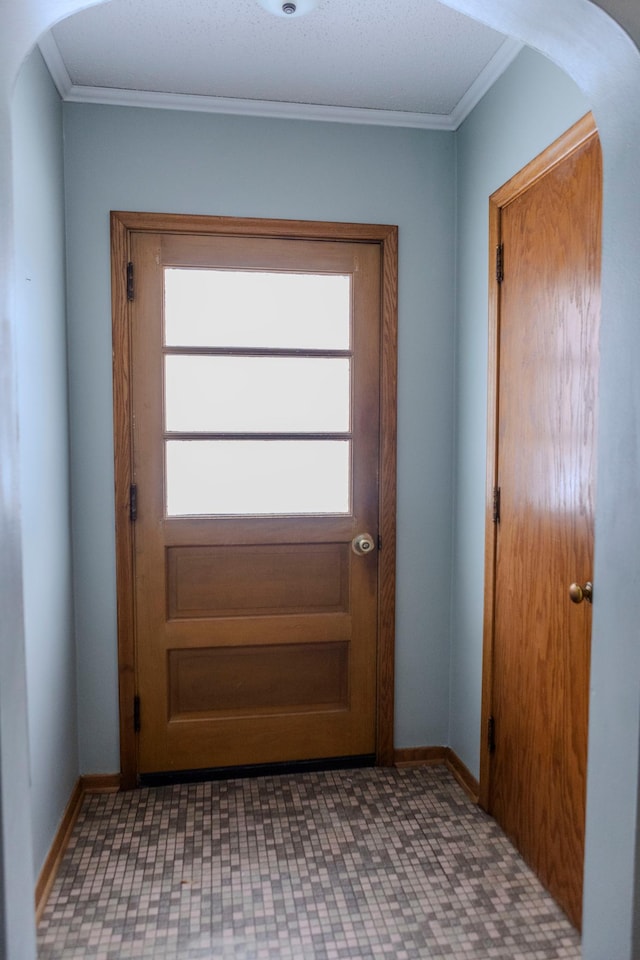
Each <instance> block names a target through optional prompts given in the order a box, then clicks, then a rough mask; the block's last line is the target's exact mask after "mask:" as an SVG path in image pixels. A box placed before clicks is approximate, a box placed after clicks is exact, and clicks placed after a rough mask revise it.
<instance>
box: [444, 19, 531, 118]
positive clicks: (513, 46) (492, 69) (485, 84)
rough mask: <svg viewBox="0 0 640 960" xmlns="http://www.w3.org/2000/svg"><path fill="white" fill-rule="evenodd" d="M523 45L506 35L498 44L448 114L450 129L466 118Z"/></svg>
mask: <svg viewBox="0 0 640 960" xmlns="http://www.w3.org/2000/svg"><path fill="white" fill-rule="evenodd" d="M523 47H524V43H522V42H521V41H520V40H515V39H514V38H513V37H507V39H506V40H505V41H504V43H502V44H500V46H499V47H498V49H497V51H496V52H495V53H494V55H493V56H492V58H491V60H489V63H488V64H487V65H486V67H485V68H484V70H482V71H481V72H480V73H479V74H478V76H477V77H476V79H475V80H474V82H473V83H472V84H471V86H470V87H469V89H468V90H467V92H466V93H465V95H464V96H463V97H462V99H461V100H459V101H458V103H457V104H456V105H455V107H454V108H453V110H452V111H451V113H450V114H449V120H450V121H451V129H452V130H457V129H458V127H459V126H460V124H461V123H463V122H464V121H465V120H466V119H467V117H468V116H469V114H470V113H471V111H472V110H473V108H474V107H475V106H477V104H478V103H480V101H481V100H482V98H483V97H484V95H485V93H487V92H488V91H489V90H490V89H491V87H492V86H493V85H494V83H495V82H496V80H497V79H498V78H499V77H501V76H502V74H503V73H504V72H505V70H506V69H507V67H508V66H510V65H511V64H512V63H513V61H514V60H515V58H516V57H517V56H518V54H519V53H520V51H521V50H522V48H523Z"/></svg>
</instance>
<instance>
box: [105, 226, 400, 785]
mask: <svg viewBox="0 0 640 960" xmlns="http://www.w3.org/2000/svg"><path fill="white" fill-rule="evenodd" d="M160 234H164V236H160ZM185 234H191V238H190V239H188V238H187V237H185V236H184V235H185ZM193 234H198V236H197V237H195V238H194V237H193ZM151 235H155V237H156V238H157V240H153V239H151ZM112 236H113V251H114V255H113V259H114V264H113V286H114V377H117V376H118V375H122V381H123V382H119V383H118V384H117V386H116V382H115V379H114V414H115V419H116V425H117V426H116V429H117V431H118V437H117V439H116V451H117V454H116V455H117V456H118V455H119V454H118V451H119V452H120V455H121V457H122V459H125V460H126V456H125V451H126V450H128V451H129V454H128V456H129V460H128V463H126V464H121V465H120V466H121V468H120V469H119V468H118V467H116V491H117V493H116V496H117V499H119V501H120V502H121V503H122V505H123V509H122V510H121V512H120V513H121V515H120V517H119V520H118V523H117V526H118V541H119V542H118V557H119V570H121V571H122V577H123V579H124V577H125V576H126V572H127V565H128V563H131V565H132V567H134V569H135V573H136V575H137V578H138V579H140V576H142V581H143V583H144V591H145V594H146V595H147V596H148V597H149V598H151V597H154V596H156V595H160V593H161V592H162V590H163V589H164V584H163V583H162V581H161V578H159V577H157V576H155V575H151V576H149V575H147V574H148V571H147V572H145V571H144V570H142V569H141V567H140V555H139V551H138V554H137V559H134V561H133V562H132V561H131V557H132V549H131V548H132V537H131V525H130V523H129V521H128V497H129V484H130V482H131V480H132V479H133V480H134V481H135V482H137V481H138V470H137V466H136V464H137V463H138V461H137V460H134V461H133V469H132V466H131V464H132V459H131V458H132V454H131V448H132V447H133V446H134V445H135V444H134V440H135V431H134V429H133V421H134V416H133V408H132V404H131V391H130V373H131V359H130V351H131V344H130V342H129V341H128V342H126V343H125V341H127V338H129V336H130V334H129V329H130V327H129V321H130V316H129V315H130V312H131V306H130V305H129V304H128V303H127V302H126V286H125V285H124V283H123V277H124V273H123V272H122V271H121V269H120V266H119V264H122V263H126V262H127V260H128V259H129V258H131V259H134V260H135V271H136V287H137V290H136V302H137V303H138V304H139V303H140V299H142V300H143V301H144V300H145V298H146V299H147V306H149V299H151V300H154V299H155V298H156V294H153V293H152V294H150V295H149V294H148V293H145V292H144V291H143V290H141V289H140V286H139V283H138V281H139V279H140V274H141V272H142V274H144V271H145V259H146V264H147V266H148V267H149V268H152V266H153V260H154V259H155V262H156V264H157V263H158V262H159V260H160V259H161V258H162V256H163V255H165V256H166V257H167V258H168V259H170V260H171V262H172V263H173V262H175V261H176V253H177V261H178V262H180V249H183V250H185V249H186V250H187V252H186V253H184V258H185V259H186V260H188V261H192V260H193V257H194V256H195V257H196V260H197V258H198V257H202V255H203V249H204V246H206V244H204V245H203V238H205V239H207V238H209V239H212V238H213V239H214V243H215V244H217V249H218V251H220V250H223V249H224V245H221V244H220V243H219V242H218V240H216V239H215V238H224V237H227V238H229V237H235V238H238V239H241V238H244V240H245V241H246V239H247V237H251V236H253V237H256V238H276V239H277V241H278V243H276V247H277V254H278V257H280V262H283V261H282V257H283V256H284V258H285V259H284V262H285V263H291V261H289V260H287V259H286V257H287V255H288V254H287V249H288V248H287V243H286V242H284V243H280V242H279V241H289V240H294V241H295V240H299V239H300V238H305V240H307V241H318V240H321V241H325V240H328V239H333V240H336V239H338V240H340V241H343V243H342V245H339V247H338V250H337V256H336V250H332V247H331V245H330V244H326V243H324V242H321V243H320V244H317V242H316V243H310V242H308V245H307V249H309V250H310V249H311V248H314V249H315V251H316V252H315V253H314V256H315V255H316V254H317V253H319V252H321V251H322V255H323V257H324V258H325V261H326V258H327V257H330V258H333V259H332V266H333V268H336V269H337V268H340V269H342V267H340V264H341V263H342V262H343V259H344V258H343V253H344V250H345V244H344V241H350V242H351V243H355V244H362V247H360V248H357V247H356V248H354V253H353V254H348V256H352V257H353V261H354V263H355V264H356V269H355V271H354V274H353V276H354V282H355V283H356V284H358V283H359V282H360V281H359V278H360V275H361V273H362V267H363V266H364V262H365V260H366V258H369V259H370V258H371V254H373V253H374V251H375V254H374V255H375V258H376V260H377V262H378V264H379V269H380V280H379V282H378V286H377V289H375V291H374V290H373V289H372V290H371V291H370V292H366V293H365V294H364V296H360V300H361V302H362V304H363V307H362V309H363V310H364V312H365V313H368V314H371V313H372V312H377V313H378V315H379V316H380V317H381V324H380V334H379V336H378V337H377V338H375V337H374V338H371V336H370V335H368V334H365V335H364V336H363V338H362V341H361V344H360V353H361V354H362V355H363V356H367V355H369V356H370V357H371V358H372V359H373V360H374V366H373V367H371V364H370V365H369V366H370V367H371V369H372V370H373V371H377V372H375V373H370V374H368V375H367V376H368V377H370V379H369V380H368V381H366V382H365V380H364V378H363V377H362V376H361V377H360V381H361V382H362V383H365V386H367V384H368V387H367V388H368V389H369V392H371V391H372V390H373V389H375V391H376V395H377V399H376V401H375V403H374V404H371V403H369V404H368V409H367V413H366V414H365V412H364V410H362V411H361V413H360V414H359V416H360V418H361V421H360V424H358V422H356V423H355V428H356V430H357V429H360V428H361V426H362V425H365V426H366V425H367V424H368V421H369V420H370V411H371V409H372V408H373V407H375V408H378V409H379V410H380V428H379V431H378V434H377V436H376V438H375V445H371V446H370V447H369V448H368V452H367V451H366V450H365V455H364V458H363V460H362V464H363V466H362V467H361V468H360V470H359V472H358V470H356V471H355V475H354V487H355V491H356V493H357V495H358V496H360V499H361V500H362V502H363V503H367V507H366V511H367V512H368V511H370V510H373V511H374V512H373V513H372V514H371V516H372V521H371V522H370V523H367V524H366V526H367V527H368V528H370V530H372V531H373V532H374V533H375V530H376V527H377V529H378V532H379V533H380V534H381V535H382V539H383V551H382V552H381V553H380V554H379V555H378V561H379V562H378V564H377V570H376V576H377V579H378V581H379V583H380V587H381V589H380V591H379V595H380V603H379V605H378V607H377V610H376V614H375V617H376V619H377V631H376V629H373V631H372V629H371V626H368V627H366V628H365V630H366V632H367V633H368V634H371V633H373V634H374V635H375V634H376V633H377V650H376V655H375V656H374V657H373V658H372V657H369V658H368V662H367V663H366V664H365V663H362V664H361V666H360V668H359V669H358V673H359V674H361V675H362V676H358V677H357V678H354V679H353V681H352V683H351V685H350V695H351V696H358V695H359V694H358V690H359V689H360V688H361V687H362V684H363V682H364V678H365V677H366V675H367V672H368V671H369V670H371V669H373V671H374V676H375V677H376V680H375V691H376V692H375V698H374V699H375V704H376V708H375V709H376V713H375V715H376V731H375V749H376V753H377V759H378V762H383V763H389V762H391V759H392V744H393V661H394V657H393V638H394V620H395V617H394V609H393V606H394V597H395V580H394V577H395V496H396V492H395V412H396V406H395V404H396V401H395V391H396V373H395V370H396V356H395V353H396V339H397V228H395V227H388V226H386V225H367V224H330V223H320V224H318V223H311V222H298V221H260V220H242V221H241V220H234V219H230V218H210V217H190V216H189V217H180V216H178V217H174V216H170V215H167V216H165V215H156V214H136V213H122V212H121V213H114V214H113V215H112ZM144 237H148V238H149V240H150V242H151V248H148V252H145V253H143V254H142V258H141V257H140V253H141V244H142V245H144V243H143V238H144ZM185 242H187V248H188V249H187V248H185V247H184V246H183V244H184V243H185ZM235 246H236V244H235V243H234V244H233V247H235ZM347 246H348V244H347ZM134 247H136V248H137V250H134ZM259 247H260V244H258V245H257V246H256V245H254V246H253V247H252V248H251V249H253V250H254V253H252V254H251V256H253V257H255V256H256V253H255V251H256V250H257V249H258V248H259ZM227 248H228V249H230V248H229V246H228V245H227ZM367 248H369V249H370V251H371V253H369V252H367ZM274 249H275V248H274ZM163 251H164V254H163ZM328 251H329V252H328ZM123 253H124V256H123V255H122V254H123ZM225 256H226V254H225ZM198 262H200V261H198ZM372 293H373V299H370V297H371V294H372ZM155 309H156V311H157V312H159V303H158V304H157V305H156V307H155ZM135 335H136V334H135V333H134V336H135ZM123 347H124V349H123ZM145 348H146V344H145ZM372 351H373V352H372ZM123 359H124V361H125V362H124V364H123V363H122V360H123ZM125 368H126V370H125V372H124V373H123V370H124V369H125ZM116 404H117V413H116V412H115V411H116ZM158 406H160V404H158ZM156 426H157V425H156ZM153 429H155V427H154V428H153ZM146 432H147V431H145V433H146ZM138 436H140V433H138ZM143 446H144V441H143ZM138 447H139V444H138ZM139 454H140V451H139V450H138V452H137V454H136V456H138V457H139ZM142 459H144V457H143V456H142ZM372 475H375V476H379V477H380V485H379V497H376V498H374V499H369V494H368V492H366V493H365V491H367V490H368V477H370V476H372ZM161 497H162V491H161V490H156V492H155V493H154V494H153V495H152V497H151V500H150V501H148V502H147V501H146V498H145V503H144V506H143V507H142V508H141V512H142V514H143V516H144V511H146V510H149V509H152V510H155V511H156V514H155V515H156V516H158V515H159V513H158V507H159V505H160V503H161ZM125 513H126V520H125ZM354 520H355V518H351V521H350V523H349V522H347V523H346V524H345V523H344V522H342V521H339V522H337V523H336V521H335V519H332V521H331V522H330V524H329V525H330V527H332V529H331V530H330V533H331V537H332V539H334V540H335V539H338V540H340V541H341V542H342V543H343V544H346V543H348V541H350V540H351V538H352V537H353V536H354V535H355V533H357V532H360V528H361V527H362V523H361V520H360V518H358V519H357V521H356V522H354ZM181 523H182V521H180V522H178V523H176V521H175V520H173V519H171V520H167V521H165V524H164V526H165V528H166V540H165V544H166V546H167V547H169V546H170V545H174V546H179V545H180V544H185V543H188V544H189V545H191V546H193V547H196V546H198V545H206V544H207V542H208V543H211V542H212V541H211V540H208V539H207V536H206V535H205V536H203V534H202V529H201V524H200V523H199V521H197V520H193V519H191V518H190V519H186V520H184V529H181V530H180V524H181ZM267 526H271V528H272V529H271V534H275V532H276V531H275V528H276V527H280V528H281V529H280V535H282V536H283V539H282V540H280V541H279V542H281V543H282V542H283V541H284V542H285V543H286V542H289V541H290V540H291V539H292V538H291V536H290V535H291V531H292V530H293V529H294V528H295V526H296V522H295V521H293V522H291V521H290V518H281V519H276V520H273V519H270V520H268V521H265V528H266V527H267ZM297 526H298V527H299V524H298V525H297ZM321 527H322V520H321V519H320V518H309V530H308V531H307V533H308V538H309V542H311V543H318V544H321V543H323V542H326V534H327V531H326V530H325V531H322V530H321ZM138 529H139V528H138ZM178 531H180V532H178ZM185 537H187V538H188V539H187V540H185ZM293 539H294V540H295V538H293ZM254 541H255V524H254V522H253V520H245V521H239V522H238V528H237V530H236V531H235V532H234V533H233V534H232V535H229V531H228V528H227V527H225V528H224V532H223V533H221V534H220V535H219V536H218V538H217V539H216V538H214V542H218V543H220V544H222V543H246V544H251V543H253V542H254ZM276 542H278V541H277V540H276ZM372 559H373V558H372V557H368V558H366V564H365V563H361V564H360V567H362V568H365V569H366V566H367V565H370V563H371V560H372ZM356 569H357V568H356ZM119 583H120V580H119ZM127 590H129V593H130V592H131V586H130V585H129V587H128V588H127V587H126V586H125V587H124V589H123V590H122V591H121V592H122V595H123V597H124V602H123V603H122V604H119V649H120V662H121V665H122V668H123V669H122V678H121V745H122V763H123V774H124V777H123V782H124V783H125V784H130V783H131V782H132V780H135V773H134V774H133V776H131V774H130V773H129V774H128V773H127V771H130V770H132V769H133V770H135V771H137V770H138V769H140V764H139V761H138V758H137V755H136V738H135V737H134V735H133V722H132V721H133V709H132V708H133V695H130V686H131V684H130V683H129V679H128V674H129V671H130V670H131V671H133V675H134V676H135V670H136V669H137V667H136V660H137V657H136V655H135V644H134V643H133V641H132V639H131V638H132V635H133V628H134V625H135V622H136V616H135V613H134V611H133V610H131V608H130V606H129V604H128V595H127ZM120 611H121V612H120ZM200 619H201V620H202V618H200ZM260 619H261V618H260V617H257V618H256V617H255V616H254V617H251V618H250V620H249V621H247V622H248V623H251V624H253V625H254V627H255V629H254V634H253V635H254V637H255V636H257V631H258V629H259V621H260ZM262 619H264V618H262ZM291 619H292V618H291V617H289V618H288V620H289V621H290V620H291ZM179 622H180V621H177V620H176V621H174V623H176V624H177V623H179ZM194 622H195V621H194ZM202 622H204V621H202ZM182 626H184V624H182ZM289 626H290V624H289V623H288V624H287V630H286V631H285V633H286V642H287V643H290V644H295V635H294V632H293V631H292V630H289V629H288V627H289ZM159 627H160V622H159V620H158V618H157V616H156V627H155V628H154V629H157V628H159ZM197 629H198V630H199V633H200V634H202V639H200V640H197V643H196V645H197V646H199V647H201V646H203V645H205V643H206V641H205V639H204V631H203V626H202V623H200V624H199V625H198V628H197ZM342 635H343V627H340V628H339V632H338V633H337V635H336V636H335V638H334V639H335V640H338V639H340V638H341V636H342ZM260 642H261V643H262V642H263V641H262V640H261V641H260ZM223 646H224V644H223ZM162 662H163V657H159V658H156V665H155V666H154V669H153V671H152V674H153V676H154V677H155V682H160V683H161V684H163V683H164V681H163V680H162ZM140 688H141V685H140V683H138V685H137V689H138V691H139V692H140ZM135 689H136V688H135V687H134V690H135ZM142 699H143V707H142V714H143V723H144V722H145V721H144V717H145V700H146V697H145V696H143V698H142ZM146 716H147V719H148V713H147V714H146ZM358 736H359V737H360V739H359V740H358V742H357V743H356V741H355V740H354V741H353V743H352V744H350V746H349V750H350V751H351V752H354V753H356V752H363V751H364V752H370V748H369V747H367V748H366V749H365V748H364V747H363V746H362V738H361V735H360V734H358ZM347 739H349V738H347ZM356 739H357V738H356ZM354 744H355V745H354ZM321 749H325V748H324V747H323V748H321ZM319 755H323V754H319ZM225 762H229V761H228V760H226V761H225Z"/></svg>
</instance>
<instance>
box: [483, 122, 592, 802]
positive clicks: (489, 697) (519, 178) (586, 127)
mask: <svg viewBox="0 0 640 960" xmlns="http://www.w3.org/2000/svg"><path fill="white" fill-rule="evenodd" d="M597 133H598V130H597V127H596V123H595V120H594V117H593V114H591V113H587V114H585V116H584V117H582V118H581V119H580V120H578V122H577V123H575V124H574V125H573V126H572V127H570V128H569V130H567V131H566V132H565V133H564V134H562V135H561V136H560V137H559V138H558V139H557V140H554V142H553V143H552V144H551V145H550V146H549V147H547V149H546V150H543V151H542V153H540V154H539V155H538V156H537V157H535V158H534V159H533V160H532V161H531V162H530V163H528V164H527V165H526V166H525V167H523V169H522V170H520V171H519V172H518V173H516V174H515V175H514V176H513V177H511V179H510V180H508V181H507V182H506V183H505V184H503V186H501V187H499V188H498V190H496V191H495V193H493V194H492V195H491V197H490V198H489V352H488V374H487V384H488V386H487V474H486V495H485V548H484V627H483V652H482V711H481V719H480V731H481V733H480V791H479V803H480V806H481V807H482V808H483V809H484V810H486V811H488V812H489V813H490V812H491V751H490V749H489V721H490V717H491V715H492V712H493V660H494V635H495V609H496V595H495V592H496V559H497V547H498V525H497V523H495V522H494V490H495V488H496V486H497V480H498V428H499V415H500V411H499V409H498V386H499V375H500V369H499V359H500V357H499V350H500V283H499V282H498V278H497V273H498V264H497V260H498V256H497V250H498V246H499V244H500V242H501V215H502V210H503V208H504V207H506V206H508V204H510V203H511V202H512V201H513V200H515V199H516V198H517V197H519V196H520V195H521V194H522V193H524V192H525V190H528V189H529V187H531V186H533V184H534V183H535V182H536V181H537V180H540V178H541V177H543V176H544V175H545V174H547V173H548V172H549V171H550V170H552V169H553V168H554V167H555V166H557V165H558V164H559V163H562V161H563V160H564V159H565V158H566V157H568V156H569V155H570V154H572V153H573V152H574V151H575V150H577V149H578V148H579V147H580V146H581V145H582V144H584V143H586V142H587V141H588V140H589V139H590V138H592V137H594V136H597Z"/></svg>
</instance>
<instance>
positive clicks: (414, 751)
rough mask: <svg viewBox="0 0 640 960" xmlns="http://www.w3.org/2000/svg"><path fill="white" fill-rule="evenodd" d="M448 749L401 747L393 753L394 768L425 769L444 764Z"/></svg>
mask: <svg viewBox="0 0 640 960" xmlns="http://www.w3.org/2000/svg"><path fill="white" fill-rule="evenodd" d="M448 749H449V748H448V747H403V748H402V749H400V750H394V752H393V765H394V767H401V768H407V767H426V766H431V765H433V764H439V763H446V760H447V750H448Z"/></svg>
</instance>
